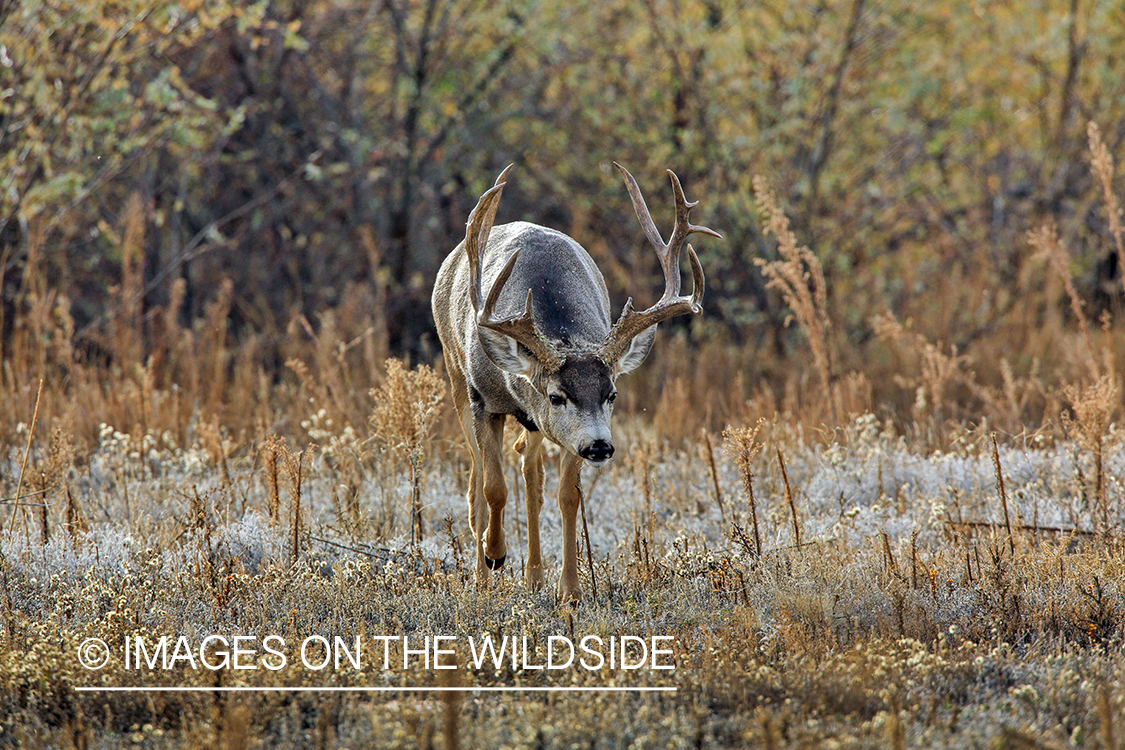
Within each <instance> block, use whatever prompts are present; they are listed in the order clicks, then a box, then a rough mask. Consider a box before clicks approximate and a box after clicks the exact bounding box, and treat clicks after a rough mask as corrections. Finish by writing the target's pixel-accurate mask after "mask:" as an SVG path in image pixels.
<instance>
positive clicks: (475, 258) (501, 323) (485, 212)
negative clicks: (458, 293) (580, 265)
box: [465, 164, 563, 372]
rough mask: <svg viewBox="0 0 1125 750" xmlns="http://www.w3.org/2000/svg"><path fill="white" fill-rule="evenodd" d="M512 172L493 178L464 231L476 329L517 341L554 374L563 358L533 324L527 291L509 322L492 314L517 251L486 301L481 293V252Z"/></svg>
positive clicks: (512, 266)
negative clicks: (523, 303)
mask: <svg viewBox="0 0 1125 750" xmlns="http://www.w3.org/2000/svg"><path fill="white" fill-rule="evenodd" d="M511 168H512V166H511V165H510V164H509V165H508V166H507V167H506V168H505V169H504V171H503V172H501V173H500V176H499V177H497V178H496V183H495V184H494V185H493V186H492V187H491V188H490V189H489V190H488V191H487V192H486V193H485V194H484V195H482V196H481V197H480V200H479V201H477V205H476V207H475V208H473V211H472V213H470V214H469V221H468V223H467V225H466V230H465V253H466V255H467V256H468V259H469V274H470V277H471V280H470V284H469V296H470V298H471V300H472V303H473V310H474V311H475V312H476V314H477V325H478V326H479V327H481V328H487V329H489V330H492V331H496V332H498V333H502V334H504V335H505V336H508V337H510V338H512V339H514V340H516V341H517V342H519V343H520V344H522V345H523V346H524V347H525V348H527V350H528V351H530V352H531V353H532V354H533V355H534V356H535V358H536V359H538V360H539V362H540V363H541V364H542V365H543V368H544V369H546V370H547V371H548V372H554V371H555V370H558V369H559V367H560V366H562V363H563V357H562V355H561V354H559V352H558V350H557V349H555V347H554V346H552V344H551V342H549V341H548V340H547V339H546V337H545V336H544V335H543V333H542V331H540V330H539V326H537V325H536V324H535V316H534V315H533V314H532V311H531V290H530V289H528V290H527V306H526V308H525V309H524V311H523V313H521V314H520V315H514V316H512V317H510V318H497V317H496V314H495V308H496V301H497V300H498V299H499V298H500V292H501V291H502V290H503V288H504V284H505V283H507V281H508V277H509V276H511V275H512V269H513V268H515V265H516V259H517V258H518V257H519V250H516V251H515V252H514V253H512V255H511V257H509V258H508V262H507V263H506V264H505V265H504V268H503V269H502V270H501V271H500V274H499V275H498V276H497V277H496V280H495V281H493V282H492V287H491V288H490V289H489V290H488V296H487V297H485V296H484V295H483V293H482V287H481V283H482V282H481V263H480V257H481V252H482V251H483V250H484V248H485V247H486V246H487V245H488V235H489V233H490V232H491V231H492V224H493V222H494V221H495V220H496V209H497V208H498V207H499V205H500V194H501V193H502V192H503V191H504V185H505V178H506V177H507V176H508V170H510V169H511Z"/></svg>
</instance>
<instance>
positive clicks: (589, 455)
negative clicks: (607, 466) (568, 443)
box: [578, 438, 613, 462]
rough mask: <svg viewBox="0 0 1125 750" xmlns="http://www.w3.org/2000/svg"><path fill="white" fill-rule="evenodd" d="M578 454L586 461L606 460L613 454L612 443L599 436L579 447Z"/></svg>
mask: <svg viewBox="0 0 1125 750" xmlns="http://www.w3.org/2000/svg"><path fill="white" fill-rule="evenodd" d="M578 455H579V456H582V458H584V459H586V460H587V461H595V462H601V461H608V460H609V459H610V458H611V457H612V456H613V443H611V442H609V441H608V440H602V439H601V438H599V439H597V440H595V441H594V442H592V443H590V444H589V445H587V446H585V447H583V448H581V449H579V451H578Z"/></svg>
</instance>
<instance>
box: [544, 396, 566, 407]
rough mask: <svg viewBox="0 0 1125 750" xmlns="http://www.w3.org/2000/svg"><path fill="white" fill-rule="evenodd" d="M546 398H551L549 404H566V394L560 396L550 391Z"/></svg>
mask: <svg viewBox="0 0 1125 750" xmlns="http://www.w3.org/2000/svg"><path fill="white" fill-rule="evenodd" d="M547 398H549V399H551V406H563V405H565V404H566V396H560V395H559V394H557V393H552V394H551V395H550V396H548V397H547Z"/></svg>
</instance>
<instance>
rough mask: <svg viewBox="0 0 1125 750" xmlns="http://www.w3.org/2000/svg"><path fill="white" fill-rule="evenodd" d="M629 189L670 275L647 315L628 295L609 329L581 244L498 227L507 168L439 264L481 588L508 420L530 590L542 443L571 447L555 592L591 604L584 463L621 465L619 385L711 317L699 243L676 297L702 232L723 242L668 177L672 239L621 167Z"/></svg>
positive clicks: (498, 505) (493, 535)
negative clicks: (519, 469) (585, 575)
mask: <svg viewBox="0 0 1125 750" xmlns="http://www.w3.org/2000/svg"><path fill="white" fill-rule="evenodd" d="M614 166H615V167H617V169H618V171H620V173H621V176H622V177H623V178H624V180H625V186H626V188H627V189H628V191H629V197H630V198H631V199H632V202H633V209H634V210H635V211H636V213H637V218H638V219H639V220H640V223H641V228H642V230H643V231H644V234H645V236H646V237H647V238H648V240H649V242H651V243H652V245H653V246H654V247H655V249H656V253H657V255H658V256H659V258H660V265H661V267H662V268H663V270H664V295H663V296H662V297H661V298H660V299H659V300H658V301H657V302H656V304H654V305H653V306H652V307H650V308H648V309H647V310H644V311H641V312H638V311H636V310H634V309H633V300H632V298H631V297H630V298H629V300H628V301H627V302H626V303H625V307H624V309H623V310H622V312H621V317H620V318H618V320H617V322H616V323H614V324H612V325H611V324H610V316H609V312H610V310H609V293H608V292H607V291H606V285H605V280H604V279H603V278H602V274H601V272H600V271H598V268H597V266H596V265H595V264H594V260H593V259H592V258H591V257H590V255H589V254H588V253H587V252H586V251H585V250H584V249H583V248H582V246H581V245H579V244H578V243H577V242H576V241H574V240H573V239H571V238H570V237H568V236H566V235H565V234H563V233H561V232H558V231H555V230H553V229H548V228H547V227H543V226H539V225H537V224H530V223H527V222H514V223H511V224H502V225H499V226H496V227H493V222H494V220H495V218H496V209H497V206H498V205H499V201H500V194H501V192H502V191H503V189H504V184H505V180H506V178H507V175H508V171H509V170H510V169H511V166H509V167H508V168H507V169H505V170H504V171H503V172H502V173H501V174H500V176H499V177H498V178H497V179H496V183H495V185H494V186H493V187H492V188H491V189H490V190H488V191H487V192H485V193H484V194H483V195H482V196H481V197H480V200H479V201H478V202H477V205H476V207H475V208H474V209H473V210H472V212H471V213H470V214H469V220H468V223H467V228H466V232H465V240H464V242H462V243H460V244H459V245H458V246H457V247H456V248H454V250H453V252H451V253H450V254H449V257H447V258H446V259H445V262H443V263H442V265H441V269H440V270H439V271H438V274H437V280H436V282H435V284H434V294H433V313H434V321H435V323H436V324H437V330H438V336H439V337H440V339H441V344H442V348H443V350H444V353H445V362H446V369H447V370H448V371H449V380H450V383H451V385H452V393H453V403H454V406H455V408H456V411H457V417H458V419H460V421H461V427H462V429H463V430H464V431H465V437H466V439H467V440H468V443H469V448H470V450H471V451H472V466H471V469H470V472H469V489H468V493H467V495H468V501H469V526H470V528H471V529H472V533H473V538H474V539H475V542H476V578H477V580H478V581H482V582H484V581H487V578H488V572H489V570H498V569H499V568H501V567H502V566H503V565H504V561H505V559H506V558H507V546H506V544H505V541H504V526H503V521H504V506H505V504H506V502H507V495H508V491H507V487H506V486H505V482H504V473H503V469H502V466H501V458H502V455H503V436H504V424H505V421H506V420H507V418H508V417H509V416H512V417H514V418H515V419H516V421H518V422H519V423H520V424H521V425H523V427H524V430H525V432H524V433H523V434H522V435H520V437H519V439H518V440H517V441H516V450H517V451H518V452H519V453H520V455H521V456H522V463H523V478H524V483H525V485H526V490H527V491H526V493H525V494H526V498H527V560H526V563H525V568H524V578H525V581H526V583H527V585H528V587H529V588H532V589H537V588H539V587H540V586H541V585H542V584H543V579H544V571H543V561H542V558H541V556H540V550H539V511H540V509H541V508H542V506H543V478H544V470H543V451H542V444H543V439H544V438H546V439H548V440H550V441H552V442H554V443H556V444H557V445H558V446H559V447H560V448H561V449H562V461H561V466H560V472H559V494H558V502H559V510H560V512H561V515H562V526H563V545H562V548H563V559H562V569H561V571H560V575H559V583H558V592H559V595H560V597H561V598H562V599H563V600H577V599H581V598H582V591H581V587H580V584H579V581H578V562H577V556H578V544H577V533H576V527H575V524H576V519H577V514H578V509H579V505H580V503H581V501H582V490H581V485H580V483H579V472H580V470H581V468H582V463H583V462H589V463H590V464H592V465H594V466H601V465H603V464H605V463H606V462H607V461H609V460H610V458H611V457H612V456H613V452H614V447H613V438H612V435H611V432H610V418H611V416H612V414H613V403H614V400H615V399H616V398H617V390H616V388H615V386H614V383H615V382H616V380H617V377H618V376H619V375H622V374H624V373H627V372H630V371H631V370H633V369H634V368H636V367H637V366H638V365H640V364H641V362H642V361H644V359H645V357H646V356H647V355H648V352H649V350H650V349H651V348H652V342H653V339H654V337H655V335H656V325H657V324H658V323H659V322H660V321H662V320H666V319H668V318H670V317H672V316H675V315H684V314H688V313H691V314H694V315H698V314H700V313H701V312H702V311H703V310H702V307H701V306H700V301H701V300H702V298H703V290H704V277H703V267H702V266H701V265H700V263H699V258H698V257H697V256H696V254H695V250H694V249H692V247H691V245H690V244H689V245H688V246H687V251H688V258H689V260H690V261H691V274H692V283H693V288H692V293H691V296H690V297H689V296H681V294H680V252H681V248H682V247H683V244H684V241H685V240H686V239H687V237H688V236H689V235H691V234H694V233H697V232H698V233H701V234H707V235H711V236H712V237H720V236H721V235H719V234H718V233H717V232H715V231H713V230H711V229H708V228H707V227H702V226H696V225H694V224H692V223H691V222H690V221H689V219H688V213H689V211H690V210H691V208H692V207H694V206H695V205H696V203H689V202H688V201H687V200H686V199H685V198H684V192H683V189H682V188H681V187H680V181H679V179H678V178H677V177H676V175H675V174H674V173H673V172H672V171H671V170H669V171H668V176H669V178H670V180H671V182H672V190H673V192H674V194H675V201H676V219H675V225H674V227H673V229H672V236H671V239H669V241H668V242H667V243H665V242H664V241H663V239H662V238H661V236H660V232H659V231H658V230H657V229H656V225H655V224H654V223H653V220H652V216H651V215H649V211H648V207H647V206H646V205H645V201H644V198H643V197H642V196H641V192H640V188H639V187H637V182H636V180H634V179H633V176H632V175H631V174H629V172H628V171H627V170H626V169H625V168H624V167H622V166H621V165H620V164H617V163H616V162H614Z"/></svg>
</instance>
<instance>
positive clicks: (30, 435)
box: [8, 378, 43, 537]
mask: <svg viewBox="0 0 1125 750" xmlns="http://www.w3.org/2000/svg"><path fill="white" fill-rule="evenodd" d="M42 397H43V378H39V391H38V393H36V394H35V413H34V414H32V416H31V427H30V428H29V429H28V431H27V447H26V448H24V451H23V462H22V463H20V478H19V480H18V481H17V482H16V498H15V502H16V505H15V507H13V508H12V515H11V517H10V518H9V520H8V535H9V537H10V536H11V534H12V529H13V528H15V525H16V520H15V519H16V510H17V509H18V508H20V507H21V506H20V498H21V497H22V495H20V493H21V492H22V491H23V476H24V472H25V471H26V470H27V459H28V458H30V456H31V441H32V439H34V437H35V425H36V424H38V422H39V399H40V398H42Z"/></svg>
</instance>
